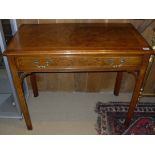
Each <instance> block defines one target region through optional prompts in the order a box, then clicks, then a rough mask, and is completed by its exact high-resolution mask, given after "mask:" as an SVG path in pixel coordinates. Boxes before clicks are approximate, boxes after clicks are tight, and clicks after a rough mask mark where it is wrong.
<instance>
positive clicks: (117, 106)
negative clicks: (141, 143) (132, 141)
mask: <svg viewBox="0 0 155 155" xmlns="http://www.w3.org/2000/svg"><path fill="white" fill-rule="evenodd" d="M128 107H129V103H119V102H110V103H102V102H98V103H97V104H96V109H95V111H96V112H97V113H98V119H97V125H96V130H97V132H98V134H101V135H155V103H139V104H138V106H137V108H136V110H135V113H134V117H133V119H132V121H131V123H130V126H129V127H128V128H125V126H124V121H125V118H126V115H127V111H128Z"/></svg>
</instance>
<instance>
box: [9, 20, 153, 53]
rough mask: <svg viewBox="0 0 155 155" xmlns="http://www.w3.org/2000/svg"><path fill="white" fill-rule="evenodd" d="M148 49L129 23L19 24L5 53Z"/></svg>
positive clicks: (143, 50) (101, 51) (143, 51)
mask: <svg viewBox="0 0 155 155" xmlns="http://www.w3.org/2000/svg"><path fill="white" fill-rule="evenodd" d="M83 52H89V53H92V52H93V53H95V52H100V53H107V52H115V53H116V52H117V53H118V52H126V53H131V52H139V53H146V52H147V53H148V52H152V49H151V47H150V46H149V44H148V43H147V42H146V41H145V39H144V38H143V37H142V36H141V34H140V33H139V32H138V31H137V30H136V29H135V28H134V26H132V25H131V24H129V23H58V24H30V25H22V26H21V27H20V28H19V30H18V32H17V33H16V34H15V36H14V38H13V39H12V40H11V42H10V44H9V46H8V48H7V51H6V55H22V54H48V53H50V54H51V53H52V54H57V53H68V54H70V53H71V54H74V53H83Z"/></svg>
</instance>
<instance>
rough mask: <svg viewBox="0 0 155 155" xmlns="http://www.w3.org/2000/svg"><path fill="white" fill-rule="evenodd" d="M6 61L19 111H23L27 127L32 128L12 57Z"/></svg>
mask: <svg viewBox="0 0 155 155" xmlns="http://www.w3.org/2000/svg"><path fill="white" fill-rule="evenodd" d="M8 61H9V65H10V69H11V73H12V78H13V81H14V86H15V89H16V91H17V94H18V99H19V104H20V107H21V111H22V113H23V116H24V119H25V122H26V125H27V129H28V130H32V123H31V118H30V115H29V110H28V107H27V103H26V100H25V97H24V93H23V89H22V82H21V79H20V77H19V74H18V71H17V68H16V66H15V63H14V57H9V58H8Z"/></svg>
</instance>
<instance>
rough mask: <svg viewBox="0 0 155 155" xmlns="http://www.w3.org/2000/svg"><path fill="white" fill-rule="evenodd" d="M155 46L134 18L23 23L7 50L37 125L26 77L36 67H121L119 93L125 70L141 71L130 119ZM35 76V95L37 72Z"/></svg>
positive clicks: (38, 69) (76, 69)
mask: <svg viewBox="0 0 155 155" xmlns="http://www.w3.org/2000/svg"><path fill="white" fill-rule="evenodd" d="M151 54H154V52H153V50H152V49H151V47H150V46H149V45H148V43H147V42H146V41H145V40H144V38H143V37H142V36H141V35H140V34H139V33H138V32H137V30H136V29H135V28H134V27H133V26H132V25H131V24H125V23H122V24H120V23H119V24H114V23H108V24H107V23H106V24H105V23H102V24H99V23H98V24H92V23H91V24H90V23H89V24H81V23H80V24H77V23H76V24H71V23H70V24H69V23H63V24H40V25H39V24H38V25H37V24H33V25H22V26H21V27H20V28H19V30H18V32H17V33H16V35H15V36H14V38H13V39H12V41H11V42H10V44H9V46H8V48H7V50H6V52H5V55H6V56H7V58H8V61H9V64H10V68H11V72H12V76H13V80H14V83H15V87H16V90H17V93H18V97H19V102H20V106H21V110H22V112H23V115H24V118H25V122H26V125H27V128H28V129H29V130H31V129H32V123H31V119H30V115H29V110H28V107H27V103H26V101H25V98H24V94H23V90H22V79H23V78H24V77H25V76H26V75H28V74H31V73H35V72H95V71H117V72H118V73H117V78H116V79H117V80H116V84H115V90H114V94H115V95H118V93H119V88H120V83H121V79H122V72H124V71H127V72H135V73H136V84H135V88H134V92H133V96H132V99H131V103H130V106H129V111H128V114H127V117H126V121H125V124H126V125H129V123H130V120H131V118H132V116H133V113H134V109H135V107H136V104H137V101H138V97H139V94H140V89H141V86H142V84H143V80H144V76H145V72H146V69H147V66H148V62H149V58H150V55H151ZM31 81H32V84H33V89H34V92H35V96H37V93H38V92H37V85H36V80H35V75H33V74H32V76H31Z"/></svg>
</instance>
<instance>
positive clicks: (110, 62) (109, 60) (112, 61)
mask: <svg viewBox="0 0 155 155" xmlns="http://www.w3.org/2000/svg"><path fill="white" fill-rule="evenodd" d="M104 61H105V62H106V63H107V64H109V65H113V64H114V59H112V58H110V59H106V60H104Z"/></svg>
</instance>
